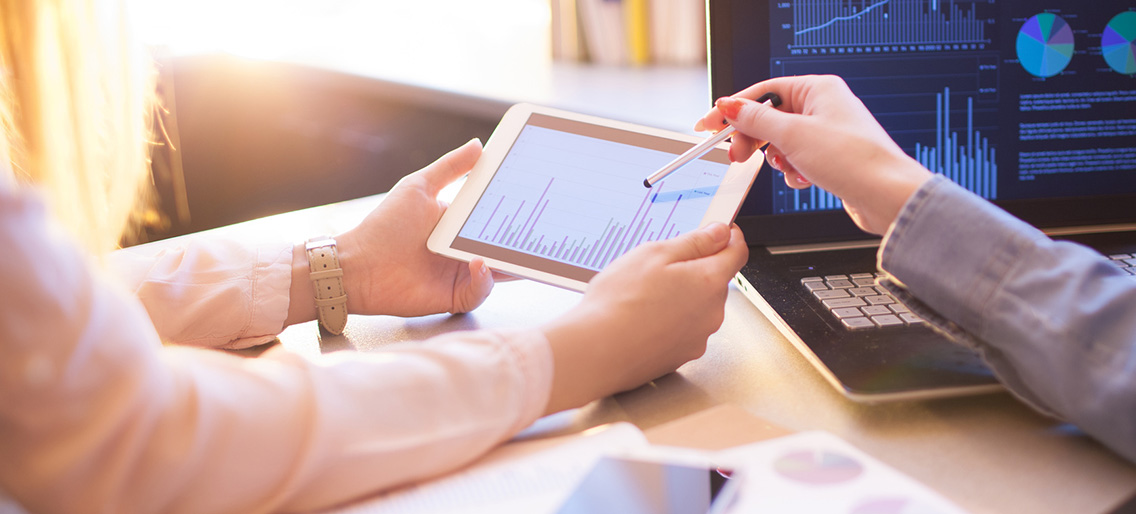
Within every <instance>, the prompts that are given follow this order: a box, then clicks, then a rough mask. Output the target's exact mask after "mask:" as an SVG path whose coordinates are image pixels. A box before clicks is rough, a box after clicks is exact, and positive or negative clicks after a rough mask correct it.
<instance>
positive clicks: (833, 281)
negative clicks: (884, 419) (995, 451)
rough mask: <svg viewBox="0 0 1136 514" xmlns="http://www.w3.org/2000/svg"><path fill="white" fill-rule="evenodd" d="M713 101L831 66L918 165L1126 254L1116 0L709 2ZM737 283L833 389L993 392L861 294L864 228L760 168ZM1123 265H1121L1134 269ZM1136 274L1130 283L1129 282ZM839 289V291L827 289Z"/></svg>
mask: <svg viewBox="0 0 1136 514" xmlns="http://www.w3.org/2000/svg"><path fill="white" fill-rule="evenodd" d="M707 8H708V23H709V68H710V90H711V94H712V98H718V97H721V96H725V95H729V94H732V93H734V92H736V91H739V90H741V89H743V88H745V87H747V86H749V85H751V84H753V83H755V82H759V81H761V80H764V79H767V78H770V77H777V76H786V75H804V74H818V73H825V74H835V75H840V76H841V77H843V78H844V79H845V81H846V82H847V83H848V84H849V86H850V87H851V89H852V90H853V92H855V93H856V94H857V95H858V96H860V98H861V99H862V100H863V101H864V103H865V105H866V106H867V107H868V108H869V109H870V110H871V111H872V113H873V114H875V116H876V117H877V119H878V120H879V121H880V123H881V124H882V125H883V127H884V128H885V129H886V130H887V131H888V132H889V133H890V134H891V136H892V137H893V138H894V139H895V140H896V141H897V142H898V143H899V144H900V146H902V147H903V148H904V149H905V150H906V151H907V152H908V153H909V154H910V155H912V156H914V157H915V158H916V159H918V160H920V161H921V162H923V163H924V165H925V166H927V167H928V168H929V169H931V170H932V171H936V172H939V173H942V174H944V175H946V176H947V177H948V178H950V179H951V180H953V181H955V182H957V183H959V184H961V185H963V186H964V187H966V188H968V189H970V190H971V191H974V192H975V193H977V194H979V195H980V196H982V197H984V198H987V199H989V200H991V201H993V202H994V203H996V204H997V205H999V206H1001V207H1002V208H1004V209H1006V210H1008V211H1009V212H1011V213H1013V214H1014V215H1016V216H1018V217H1020V218H1022V219H1024V220H1026V221H1027V222H1030V223H1032V224H1034V225H1035V226H1037V227H1039V228H1042V229H1043V230H1046V231H1047V232H1048V233H1050V235H1051V236H1054V237H1060V238H1067V239H1071V240H1075V241H1078V242H1081V243H1084V244H1088V245H1090V246H1092V247H1094V248H1096V249H1097V250H1098V251H1101V252H1102V253H1104V254H1105V255H1108V256H1112V257H1114V258H1115V259H1114V262H1115V263H1116V264H1117V265H1118V266H1121V267H1124V266H1127V265H1129V264H1131V263H1136V261H1132V262H1129V260H1130V259H1133V257H1134V252H1136V232H1134V231H1136V56H1134V55H1133V54H1134V52H1136V43H1134V42H1133V41H1134V39H1136V7H1134V6H1133V4H1132V3H1131V1H1130V0H1100V1H1094V2H1085V1H1082V0H1053V1H1050V2H1047V3H1046V4H1045V5H1044V6H1041V5H1039V4H1037V3H1036V2H1028V1H1025V0H1021V1H1005V0H794V1H782V0H708V2H707ZM737 223H738V225H740V226H741V228H742V230H743V232H744V233H745V236H746V240H747V241H748V242H749V243H750V245H751V247H750V261H749V263H748V264H747V265H746V267H745V268H744V269H743V270H742V272H741V273H739V275H738V286H739V288H740V289H741V290H742V291H743V292H744V293H745V295H746V297H747V298H749V299H750V300H751V301H753V302H754V304H756V305H757V307H758V308H759V309H760V310H761V311H762V312H763V313H764V314H765V315H766V316H768V318H769V319H770V320H771V321H772V322H773V323H774V324H775V325H776V326H777V327H778V329H779V330H780V331H781V332H782V333H783V334H784V335H785V336H786V337H787V338H788V339H789V341H791V342H792V343H793V344H794V345H795V346H796V347H797V348H798V349H799V350H800V351H801V352H802V353H803V354H804V356H805V357H806V358H807V359H808V360H809V361H810V362H812V363H813V364H814V365H815V366H816V368H817V369H818V370H819V371H820V373H822V374H823V375H824V377H825V378H826V379H827V380H828V381H829V382H830V383H831V384H832V385H833V386H835V387H836V388H837V389H838V390H839V391H840V392H841V393H843V394H844V395H846V396H847V397H849V398H851V399H853V400H858V401H888V400H903V399H920V398H931V397H944V396H957V395H966V394H977V393H983V392H989V391H997V390H999V386H998V385H997V381H996V379H995V378H994V376H993V375H992V374H991V372H990V370H989V369H988V368H987V367H986V366H985V365H984V364H983V362H982V360H981V359H980V358H979V356H978V355H976V354H975V353H974V352H972V351H970V350H967V349H966V348H963V347H961V346H958V345H955V344H953V343H951V342H950V341H949V340H947V339H946V338H945V337H943V336H941V335H940V334H938V333H937V332H935V331H934V330H932V329H931V328H930V327H929V326H928V325H927V324H926V323H925V322H924V321H923V320H922V319H920V318H919V317H918V316H915V315H914V314H912V313H910V312H907V309H906V307H905V306H903V305H902V303H901V302H897V301H896V300H895V299H894V298H892V297H891V296H890V295H888V294H886V292H885V291H883V290H879V289H875V287H876V286H875V285H874V282H875V278H876V277H877V275H876V272H877V270H876V251H877V249H878V246H879V242H880V241H879V239H878V238H873V237H872V236H870V235H868V234H866V233H864V232H861V231H860V230H859V229H858V228H857V227H856V226H855V225H854V224H853V223H852V221H851V219H850V218H849V217H848V215H847V214H845V212H844V210H843V209H842V206H841V203H840V200H839V199H838V198H836V197H834V196H833V195H831V194H828V193H826V192H824V191H823V190H820V189H818V188H816V187H815V186H814V187H812V188H810V189H806V190H801V191H797V190H793V189H790V188H788V187H787V186H785V184H784V181H783V180H782V179H781V175H780V174H778V173H776V172H772V171H771V170H768V169H766V170H764V171H763V172H762V173H761V174H760V175H759V176H758V179H757V182H756V183H755V184H754V186H753V188H752V189H751V192H750V194H749V196H748V197H747V198H746V201H745V204H744V205H743V207H742V210H741V212H740V214H739V216H738V219H737ZM1132 272H1133V273H1136V270H1134V271H1132ZM1134 280H1136V276H1134ZM840 298H850V299H849V300H848V301H836V302H831V301H827V300H832V299H840Z"/></svg>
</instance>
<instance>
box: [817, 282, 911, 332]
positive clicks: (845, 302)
mask: <svg viewBox="0 0 1136 514" xmlns="http://www.w3.org/2000/svg"><path fill="white" fill-rule="evenodd" d="M879 276H880V274H878V273H853V274H851V275H825V276H823V277H805V278H802V279H801V285H803V286H804V287H805V289H808V290H809V292H810V293H812V295H813V297H814V298H816V299H817V300H818V301H820V302H821V303H822V304H823V305H824V307H825V308H826V309H827V310H828V312H829V313H830V314H832V315H833V316H834V317H836V319H838V320H840V323H841V325H843V326H844V328H846V329H848V330H863V329H869V328H883V327H901V326H905V325H918V324H921V323H926V322H925V321H924V320H923V318H920V317H919V316H916V315H915V314H914V313H912V312H911V311H910V310H909V309H908V308H907V306H905V305H903V304H902V303H899V301H897V300H896V299H895V297H894V296H892V295H890V294H888V292H887V290H886V289H884V288H882V287H880V286H877V285H876V277H879Z"/></svg>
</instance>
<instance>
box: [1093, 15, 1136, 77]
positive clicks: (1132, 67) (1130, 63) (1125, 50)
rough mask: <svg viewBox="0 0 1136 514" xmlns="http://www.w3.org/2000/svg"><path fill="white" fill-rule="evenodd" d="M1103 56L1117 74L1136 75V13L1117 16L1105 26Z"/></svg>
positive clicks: (1102, 38)
mask: <svg viewBox="0 0 1136 514" xmlns="http://www.w3.org/2000/svg"><path fill="white" fill-rule="evenodd" d="M1101 55H1103V56H1104V60H1105V62H1107V63H1108V65H1109V66H1111V67H1112V69H1114V70H1116V72H1117V73H1122V74H1124V75H1132V74H1136V12H1134V11H1125V12H1122V13H1120V14H1117V15H1116V16H1114V17H1113V18H1112V20H1110V21H1109V22H1108V25H1105V27H1104V32H1103V33H1101Z"/></svg>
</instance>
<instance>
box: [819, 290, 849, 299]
mask: <svg viewBox="0 0 1136 514" xmlns="http://www.w3.org/2000/svg"><path fill="white" fill-rule="evenodd" d="M813 296H815V297H817V299H818V300H827V299H829V298H848V297H849V296H852V295H850V294H848V291H845V290H843V289H825V290H823V291H813Z"/></svg>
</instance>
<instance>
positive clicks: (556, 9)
mask: <svg viewBox="0 0 1136 514" xmlns="http://www.w3.org/2000/svg"><path fill="white" fill-rule="evenodd" d="M549 1H550V8H551V9H550V14H551V24H552V29H551V37H552V55H553V58H554V59H556V60H558V61H580V62H592V63H597V64H602V65H613V66H649V65H664V66H684V65H697V64H700V63H704V62H705V60H706V7H705V2H704V1H703V0H549Z"/></svg>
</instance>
